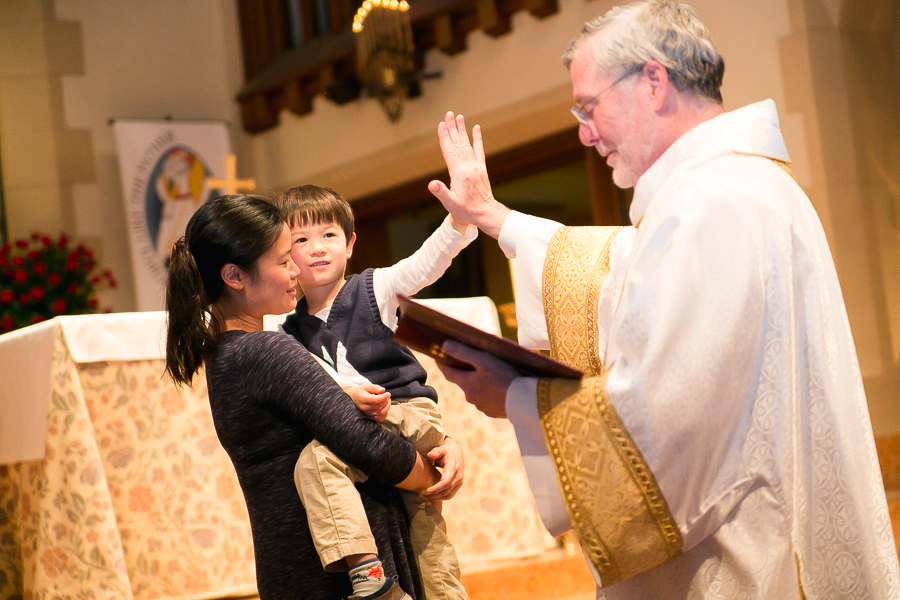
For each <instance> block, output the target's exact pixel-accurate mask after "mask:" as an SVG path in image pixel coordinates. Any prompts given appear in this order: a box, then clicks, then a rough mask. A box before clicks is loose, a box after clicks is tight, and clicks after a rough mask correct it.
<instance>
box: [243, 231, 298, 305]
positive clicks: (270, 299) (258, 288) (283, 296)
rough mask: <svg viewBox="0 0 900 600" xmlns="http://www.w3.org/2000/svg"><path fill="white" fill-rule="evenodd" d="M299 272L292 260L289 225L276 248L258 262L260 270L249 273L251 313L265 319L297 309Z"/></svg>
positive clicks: (281, 234)
mask: <svg viewBox="0 0 900 600" xmlns="http://www.w3.org/2000/svg"><path fill="white" fill-rule="evenodd" d="M297 272H298V271H297V265H295V264H294V261H293V260H291V230H290V229H289V228H288V226H287V225H285V226H284V228H283V229H282V230H281V233H280V234H279V235H278V238H277V239H276V240H275V243H274V244H272V247H271V248H269V249H268V250H267V251H266V253H265V254H263V255H262V256H260V257H259V260H258V261H256V273H255V274H253V275H251V276H249V281H248V282H247V284H246V286H245V290H246V301H247V312H249V313H250V314H251V315H253V316H258V317H260V318H261V317H262V315H282V314H284V313H287V312H291V311H292V310H294V307H295V306H296V305H297V288H296V285H297Z"/></svg>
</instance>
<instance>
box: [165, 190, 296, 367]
mask: <svg viewBox="0 0 900 600" xmlns="http://www.w3.org/2000/svg"><path fill="white" fill-rule="evenodd" d="M283 228H284V219H283V218H282V216H281V213H280V211H279V210H278V209H277V208H276V207H275V206H274V205H273V204H271V203H270V202H269V201H267V200H266V199H265V198H261V197H259V196H249V195H245V194H236V195H232V196H220V197H218V198H214V199H212V200H210V201H209V202H207V203H205V204H203V205H202V206H201V207H200V208H199V209H197V212H195V213H194V216H192V217H191V220H190V221H188V224H187V228H186V229H185V234H184V237H183V238H181V239H180V240H178V241H177V242H175V244H174V245H173V246H172V254H171V257H170V260H169V272H168V276H167V281H166V311H167V312H168V331H167V334H166V372H167V373H168V374H169V376H170V377H171V378H172V380H173V381H174V382H175V383H176V384H187V385H190V383H191V380H192V379H193V377H194V375H195V374H196V373H197V371H198V370H199V369H200V366H201V365H202V364H203V360H204V359H205V358H208V357H209V356H211V355H212V353H213V352H214V351H215V349H216V344H217V343H218V340H219V335H220V334H221V333H222V330H221V323H219V322H218V320H217V319H216V316H215V313H214V312H213V311H211V310H210V307H211V305H212V304H213V303H214V302H215V301H216V300H218V299H219V296H221V295H222V289H223V287H224V286H225V282H224V281H223V280H222V274H221V271H222V267H223V266H225V265H226V264H228V263H232V264H234V265H236V266H238V267H239V268H241V269H242V270H244V271H246V272H247V273H251V274H253V273H255V272H256V261H257V260H259V257H260V256H262V255H263V254H265V253H266V251H267V250H268V249H269V248H271V247H272V244H274V243H275V240H277V239H278V236H279V234H280V233H281V231H282V229H283Z"/></svg>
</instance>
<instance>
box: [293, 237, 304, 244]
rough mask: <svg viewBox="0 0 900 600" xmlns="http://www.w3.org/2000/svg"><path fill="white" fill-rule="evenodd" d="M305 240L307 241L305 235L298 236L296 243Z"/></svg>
mask: <svg viewBox="0 0 900 600" xmlns="http://www.w3.org/2000/svg"><path fill="white" fill-rule="evenodd" d="M305 241H306V238H305V237H298V238H297V239H296V240H294V243H295V244H297V243H302V242H305Z"/></svg>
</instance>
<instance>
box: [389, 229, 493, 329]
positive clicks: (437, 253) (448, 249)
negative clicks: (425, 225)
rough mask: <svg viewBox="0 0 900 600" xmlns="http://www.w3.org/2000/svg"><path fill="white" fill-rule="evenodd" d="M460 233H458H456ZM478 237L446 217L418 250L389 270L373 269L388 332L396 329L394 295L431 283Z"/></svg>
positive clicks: (406, 293)
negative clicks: (461, 230) (389, 329)
mask: <svg viewBox="0 0 900 600" xmlns="http://www.w3.org/2000/svg"><path fill="white" fill-rule="evenodd" d="M457 227H459V229H463V227H465V229H464V231H465V233H460V232H459V231H458V229H457ZM477 236H478V228H476V227H474V226H472V225H467V226H463V225H461V224H459V223H457V224H456V225H454V223H453V222H452V220H451V217H450V215H447V218H446V219H444V222H443V223H441V226H440V227H438V228H437V229H436V230H435V232H434V233H432V234H431V236H429V238H428V239H427V240H425V243H424V244H422V247H421V248H419V249H418V250H416V252H415V253H414V254H413V255H412V256H409V257H407V258H404V259H403V260H401V261H400V262H398V263H397V264H395V265H394V266H392V267H386V268H383V269H375V272H374V273H373V275H372V287H373V288H374V291H375V301H376V302H377V303H378V311H379V313H380V314H381V320H382V322H383V323H384V324H385V325H387V326H388V327H389V328H391V330H394V329H396V328H397V306H398V304H397V294H405V295H407V296H410V295H412V294H415V293H416V292H418V291H419V290H421V289H422V288H424V287H425V286H427V285H430V284H432V283H434V282H435V281H436V280H437V279H438V278H439V277H440V276H441V275H443V274H444V271H446V270H447V267H449V266H450V262H451V261H452V260H453V257H455V256H456V255H457V254H459V253H460V251H461V250H462V249H463V248H465V247H466V246H468V245H469V244H471V243H472V240H474V239H475V238H476V237H477Z"/></svg>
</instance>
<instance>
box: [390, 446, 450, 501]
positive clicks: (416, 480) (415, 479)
mask: <svg viewBox="0 0 900 600" xmlns="http://www.w3.org/2000/svg"><path fill="white" fill-rule="evenodd" d="M440 480H441V474H440V472H439V471H438V470H437V469H435V468H434V466H433V465H432V464H431V463H430V462H428V460H426V459H425V458H424V457H423V456H422V455H421V454H419V453H418V452H416V464H415V465H413V468H412V471H410V472H409V475H407V476H406V479H404V480H403V481H401V482H400V483H398V484H397V487H398V488H400V489H402V490H409V491H411V492H418V493H420V494H421V493H422V492H424V491H425V490H426V489H428V488H430V487H432V486H434V485H435V484H436V483H438V482H439V481H440Z"/></svg>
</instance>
